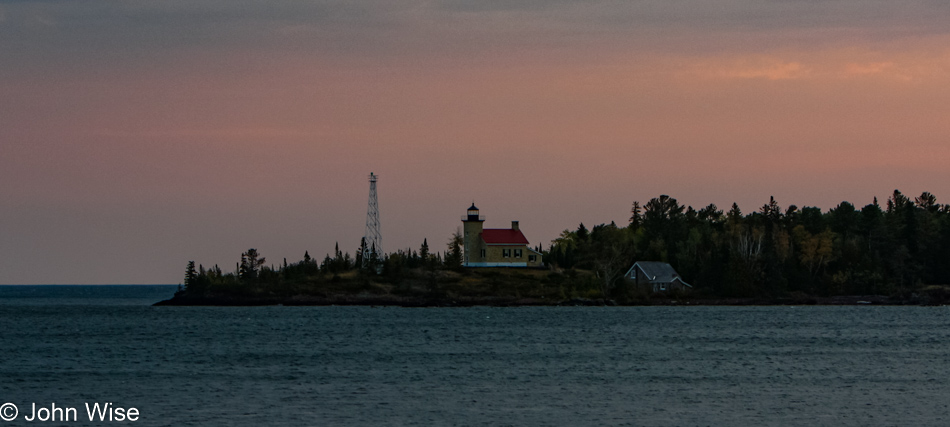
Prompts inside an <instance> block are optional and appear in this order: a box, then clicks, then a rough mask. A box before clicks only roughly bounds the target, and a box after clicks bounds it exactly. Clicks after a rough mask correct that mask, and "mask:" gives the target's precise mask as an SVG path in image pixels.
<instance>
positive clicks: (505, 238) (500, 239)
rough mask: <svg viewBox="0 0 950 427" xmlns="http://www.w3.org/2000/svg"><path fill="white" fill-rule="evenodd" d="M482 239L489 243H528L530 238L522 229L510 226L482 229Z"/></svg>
mask: <svg viewBox="0 0 950 427" xmlns="http://www.w3.org/2000/svg"><path fill="white" fill-rule="evenodd" d="M482 240H484V241H485V243H487V244H489V245H527V244H528V239H526V238H525V237H524V234H522V233H521V230H512V229H510V228H488V229H485V230H482Z"/></svg>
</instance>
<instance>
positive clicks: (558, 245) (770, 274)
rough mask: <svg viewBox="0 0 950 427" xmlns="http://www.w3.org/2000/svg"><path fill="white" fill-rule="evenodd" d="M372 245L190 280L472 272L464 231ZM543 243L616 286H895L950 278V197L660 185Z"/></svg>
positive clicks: (784, 290) (256, 261)
mask: <svg viewBox="0 0 950 427" xmlns="http://www.w3.org/2000/svg"><path fill="white" fill-rule="evenodd" d="M539 249H541V248H540V247H539ZM365 250H366V247H365V242H363V241H361V243H360V246H359V248H358V249H357V250H356V251H355V255H353V256H351V255H350V253H349V252H343V251H341V250H340V248H339V244H337V245H336V247H335V248H334V252H333V254H329V253H328V254H326V256H325V257H324V258H323V259H322V260H318V259H316V258H312V257H311V256H310V254H309V252H305V253H304V257H303V259H302V260H300V261H297V262H294V263H288V262H287V260H286V259H284V260H283V262H282V263H279V264H273V263H271V264H268V263H267V262H266V259H265V258H264V257H263V256H261V254H260V253H258V251H257V250H256V249H249V250H247V251H246V252H244V253H242V254H241V258H240V261H239V262H237V263H236V264H235V267H234V270H231V271H227V272H224V271H222V269H221V268H219V267H218V266H217V265H215V266H213V267H211V268H205V267H204V266H203V265H200V264H199V265H198V266H197V267H196V266H195V263H194V262H193V261H189V262H188V265H187V267H186V272H185V281H184V290H186V291H189V292H196V293H203V292H208V291H213V290H215V289H229V290H233V289H240V288H242V287H243V288H257V289H265V288H271V289H276V288H279V287H281V286H297V287H298V288H299V286H300V285H308V286H311V285H313V286H315V285H317V284H321V283H324V284H325V283H332V282H334V281H335V280H338V279H339V277H340V275H343V274H345V273H346V272H351V271H354V270H355V271H356V272H357V273H356V274H357V275H358V277H362V278H363V279H361V280H364V281H368V280H370V279H371V278H373V277H379V278H380V279H386V280H393V279H394V278H397V279H398V277H400V275H402V274H404V273H406V272H407V271H418V270H426V271H439V270H449V271H458V272H461V273H463V274H464V272H465V270H464V269H463V268H462V258H463V254H462V251H463V242H462V236H461V234H460V233H459V232H458V231H456V232H455V233H454V234H453V235H452V236H451V237H450V238H449V239H448V242H447V243H446V246H445V250H444V251H441V252H440V251H438V250H431V249H430V248H429V244H428V241H427V240H426V239H424V240H423V242H422V244H421V245H420V247H419V248H418V249H409V248H407V249H403V250H397V251H395V252H391V253H388V254H383V255H381V256H378V257H377V256H375V255H371V258H370V259H367V260H363V259H362V254H363V253H364V252H366V251H365ZM374 252H375V250H373V251H369V253H371V254H372V253H374ZM542 255H543V261H544V263H545V266H546V268H548V269H550V270H551V272H552V273H551V274H552V275H560V274H563V275H566V276H569V277H575V272H577V271H579V270H588V271H593V272H595V273H596V277H597V279H598V283H599V286H600V292H601V294H602V295H603V296H604V297H605V298H606V297H621V298H622V297H624V295H622V294H623V293H625V292H629V290H628V289H626V288H625V287H624V282H623V280H622V275H623V273H624V272H626V271H627V269H629V267H630V266H631V265H633V263H634V262H636V261H663V262H668V263H670V264H671V265H672V266H673V267H674V268H675V269H676V270H677V271H678V272H679V273H680V276H681V277H682V278H683V279H684V280H685V281H686V282H688V283H690V284H691V285H692V286H693V287H694V289H695V290H697V291H700V292H703V293H705V294H707V295H712V296H722V297H753V296H781V295H786V294H788V293H803V294H809V295H822V296H830V295H893V294H900V293H907V292H913V291H915V290H917V289H920V288H921V287H923V286H926V285H938V284H939V285H943V284H950V205H941V204H938V203H937V199H936V197H935V196H934V195H932V194H930V193H927V192H924V193H923V194H921V195H920V196H919V197H915V198H913V199H911V198H909V197H907V196H905V195H904V194H902V193H901V192H900V191H898V190H895V191H894V193H893V194H892V195H890V197H889V198H888V199H887V201H886V203H885V204H884V206H881V205H880V204H879V203H878V200H877V198H875V199H874V200H873V202H872V203H870V204H867V205H865V206H863V207H861V208H860V209H858V208H857V207H855V206H854V205H853V204H851V203H849V202H841V203H840V204H838V205H837V206H836V207H834V208H832V209H830V210H828V211H824V212H823V211H822V210H821V209H820V208H817V207H802V208H799V207H797V206H795V205H790V206H787V207H784V208H783V207H782V206H780V205H779V203H778V202H777V201H776V200H775V199H774V198H770V200H769V202H768V203H765V204H764V205H763V206H761V207H760V208H759V209H758V210H756V211H753V212H750V213H747V214H743V213H742V211H741V210H740V209H739V207H738V205H736V204H735V203H733V204H732V206H731V208H730V209H729V210H728V211H723V210H721V209H719V208H718V207H717V206H716V205H714V204H710V205H708V206H706V207H704V208H702V209H699V210H696V209H694V208H693V207H692V206H683V205H681V204H679V202H678V201H677V200H676V199H675V198H673V197H670V196H667V195H661V196H659V197H656V198H653V199H651V200H650V201H648V202H646V203H644V204H642V205H641V204H640V203H639V202H633V205H632V208H631V215H630V218H629V220H628V223H627V224H626V225H625V226H620V225H617V224H616V223H614V222H611V223H610V224H599V225H596V226H594V227H592V228H590V229H588V228H587V227H586V226H585V225H584V224H580V225H579V226H578V227H577V228H576V229H573V230H571V229H566V230H564V231H563V232H562V233H561V234H560V235H559V236H558V237H557V238H556V239H554V240H553V241H552V242H551V244H550V246H549V247H548V249H547V250H546V251H542ZM351 275H352V273H351ZM554 279H556V278H552V280H554ZM321 286H322V285H321Z"/></svg>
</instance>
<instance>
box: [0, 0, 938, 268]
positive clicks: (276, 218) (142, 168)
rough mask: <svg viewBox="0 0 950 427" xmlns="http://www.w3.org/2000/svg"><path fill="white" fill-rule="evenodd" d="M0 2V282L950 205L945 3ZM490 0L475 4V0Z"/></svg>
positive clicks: (547, 239)
mask: <svg viewBox="0 0 950 427" xmlns="http://www.w3.org/2000/svg"><path fill="white" fill-rule="evenodd" d="M393 4H394V3H389V2H382V3H376V2H361V1H355V2H341V3H337V2H325V3H323V2H313V3H312V4H311V3H308V4H307V5H300V4H299V2H290V1H286V2H285V1H276V2H260V3H254V2H237V1H232V2H223V1H198V2H176V1H171V2H162V3H160V4H156V3H151V2H128V3H121V4H115V3H109V2H103V3H101V4H99V3H96V6H82V7H80V5H78V3H77V2H30V1H25V2H13V3H9V2H2V1H0V58H3V60H2V61H0V200H2V202H0V283H6V284H21V283H22V284H29V283H178V282H180V281H181V280H182V279H181V277H182V274H183V271H184V266H185V264H186V262H187V261H188V260H195V261H196V262H198V263H202V264H204V265H205V266H208V265H212V264H215V263H217V264H220V265H221V266H222V268H224V269H229V268H231V266H232V265H233V263H234V262H236V261H237V260H238V259H239V257H240V253H241V252H242V251H244V250H246V249H248V248H251V247H254V248H257V249H258V250H259V251H261V252H262V254H263V255H264V256H266V257H267V258H268V260H270V261H273V262H275V263H277V262H279V261H280V260H281V258H283V257H286V258H287V259H288V260H289V261H291V262H293V261H296V260H299V259H300V258H301V257H302V256H303V252H304V251H305V250H309V251H310V253H311V255H314V256H319V257H322V256H323V254H325V253H327V252H330V251H332V249H333V245H334V243H335V242H339V243H340V245H341V249H343V250H348V251H350V252H352V251H353V249H355V248H356V247H357V245H358V244H359V240H360V237H361V236H362V233H363V226H364V221H365V214H366V198H367V193H368V183H367V182H366V177H367V175H368V174H369V173H370V172H371V171H372V172H375V173H377V174H378V175H379V176H380V181H379V201H380V210H381V220H382V232H383V245H384V249H385V250H387V251H392V250H395V249H398V248H406V247H412V248H414V249H415V248H418V246H419V245H420V244H421V243H422V240H423V238H428V240H429V243H430V245H432V246H434V247H439V248H442V247H443V246H444V243H445V242H446V241H447V240H448V238H449V236H450V234H451V233H452V232H453V231H454V230H455V229H456V227H458V226H459V225H460V222H459V217H460V216H461V215H462V214H463V213H464V210H465V208H467V207H468V205H469V204H470V203H471V202H472V201H474V202H475V203H476V204H477V205H478V206H479V207H480V208H481V209H482V213H483V214H484V215H485V216H486V217H487V222H486V227H506V226H508V224H509V223H510V221H511V220H520V221H521V228H522V229H523V230H524V232H525V234H526V235H527V237H528V239H529V240H531V242H532V244H536V243H538V242H540V243H543V244H544V245H545V246H547V244H548V243H549V242H550V240H552V239H554V238H555V237H557V235H558V233H559V232H560V231H561V230H563V229H565V228H574V227H576V226H577V225H578V223H580V222H584V223H585V224H587V225H588V226H592V225H595V224H598V223H602V222H609V221H616V222H617V223H619V224H625V223H626V219H627V218H628V217H629V209H630V205H631V203H632V202H633V201H634V200H639V201H641V202H646V201H647V200H649V199H650V198H652V197H656V196H658V195H660V194H669V195H671V196H673V197H675V198H677V199H678V200H679V201H680V202H681V203H684V204H689V205H692V206H694V207H697V208H699V207H702V206H705V205H707V204H709V203H715V204H717V205H719V206H720V208H724V209H727V208H728V207H729V205H731V203H732V202H737V203H738V204H739V206H740V207H741V208H742V209H743V211H744V212H749V211H752V210H755V209H757V208H758V207H759V206H761V205H762V204H764V203H766V202H767V201H768V199H769V196H775V197H776V199H777V200H778V202H779V203H780V204H781V205H782V206H783V207H785V206H787V205H789V204H796V205H799V206H819V207H821V208H823V209H827V208H830V207H832V206H834V205H836V204H837V203H839V202H840V201H842V200H847V201H850V202H853V203H854V204H856V205H858V206H859V207H860V206H863V205H865V204H867V203H870V202H871V200H872V198H873V197H874V196H878V197H879V198H881V200H882V201H883V200H884V199H885V198H886V197H887V196H888V195H889V194H890V193H891V192H892V191H893V190H894V189H895V188H898V189H900V190H901V191H903V192H904V193H906V194H909V195H911V196H913V195H918V194H920V193H921V192H922V191H930V192H932V193H934V194H935V195H936V196H937V197H938V201H940V202H942V203H946V202H947V201H948V199H946V198H950V179H948V178H950V172H947V170H948V168H947V167H946V159H948V158H950V141H948V135H950V47H948V46H950V32H948V31H946V30H943V29H942V28H943V27H945V25H944V24H945V23H946V22H950V20H948V18H950V16H948V15H950V8H947V7H945V6H941V5H938V4H937V3H935V2H926V1H920V2H902V3H901V5H900V7H898V6H897V5H893V6H891V5H887V4H877V5H875V7H876V8H877V9H875V8H872V7H869V6H867V5H866V4H865V3H863V2H850V1H842V2H833V4H824V3H814V2H805V1H803V2H794V1H789V2H769V3H762V2H743V1H733V2H724V3H720V4H718V5H710V4H709V3H708V2H699V1H695V2H690V1H686V2H650V1H646V2H639V3H634V2H629V3H617V2H609V1H593V0H591V1H588V2H566V3H563V4H562V3H559V2H536V1H513V2H502V3H495V2H490V1H485V2H461V1H444V2H422V1H419V2H412V1H410V2H405V3H399V4H400V6H394V5H393ZM472 4H478V5H479V7H478V8H472V7H471V5H472Z"/></svg>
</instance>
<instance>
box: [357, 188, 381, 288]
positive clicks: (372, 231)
mask: <svg viewBox="0 0 950 427" xmlns="http://www.w3.org/2000/svg"><path fill="white" fill-rule="evenodd" d="M378 178H379V176H377V175H375V174H373V173H372V172H370V173H369V207H368V208H367V209H366V233H364V236H363V239H364V242H365V246H364V247H363V265H362V266H361V267H363V268H366V267H367V266H369V264H370V262H371V261H373V260H374V258H375V260H376V261H377V264H376V269H377V270H379V269H380V267H381V266H382V264H381V263H379V261H381V260H380V255H381V254H382V253H383V237H382V235H381V234H380V233H379V203H378V202H377V200H376V180H377V179H378Z"/></svg>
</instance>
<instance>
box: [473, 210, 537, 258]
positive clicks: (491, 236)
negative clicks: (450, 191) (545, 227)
mask: <svg viewBox="0 0 950 427" xmlns="http://www.w3.org/2000/svg"><path fill="white" fill-rule="evenodd" d="M483 222H485V217H483V216H480V215H479V214H478V208H476V207H475V204H474V203H472V207H470V208H468V211H467V212H466V215H465V216H463V217H462V224H463V225H464V226H463V230H464V234H463V235H462V238H463V239H464V242H465V244H464V247H463V253H462V265H463V266H465V267H540V266H541V265H542V264H541V253H540V252H538V251H536V250H534V249H531V248H530V247H528V239H527V238H525V237H524V234H523V233H522V232H521V228H519V226H518V221H511V228H510V229H509V228H482V223H483Z"/></svg>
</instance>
